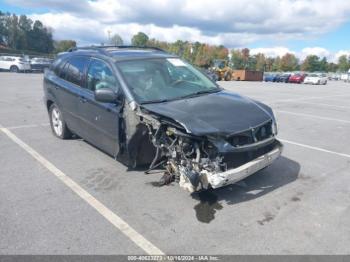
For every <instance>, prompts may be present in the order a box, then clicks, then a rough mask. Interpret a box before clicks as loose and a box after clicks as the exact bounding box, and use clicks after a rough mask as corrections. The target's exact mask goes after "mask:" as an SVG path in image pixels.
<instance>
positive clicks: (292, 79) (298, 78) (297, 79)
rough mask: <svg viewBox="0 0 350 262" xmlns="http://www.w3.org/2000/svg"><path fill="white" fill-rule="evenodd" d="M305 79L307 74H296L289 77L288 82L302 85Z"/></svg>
mask: <svg viewBox="0 0 350 262" xmlns="http://www.w3.org/2000/svg"><path fill="white" fill-rule="evenodd" d="M305 77H306V74H295V75H292V76H291V77H289V80H288V82H289V83H298V84H301V83H302V82H304V79H305Z"/></svg>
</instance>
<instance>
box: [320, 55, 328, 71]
mask: <svg viewBox="0 0 350 262" xmlns="http://www.w3.org/2000/svg"><path fill="white" fill-rule="evenodd" d="M319 69H320V71H322V72H326V71H328V61H327V58H326V57H323V58H322V59H321V60H320V64H319Z"/></svg>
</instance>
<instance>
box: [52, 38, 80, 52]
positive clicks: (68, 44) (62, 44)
mask: <svg viewBox="0 0 350 262" xmlns="http://www.w3.org/2000/svg"><path fill="white" fill-rule="evenodd" d="M76 46H77V43H76V42H75V41H74V40H61V41H55V42H54V47H55V50H54V52H55V53H60V52H66V51H67V50H68V49H70V48H72V47H76Z"/></svg>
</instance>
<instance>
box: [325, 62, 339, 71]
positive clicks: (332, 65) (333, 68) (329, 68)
mask: <svg viewBox="0 0 350 262" xmlns="http://www.w3.org/2000/svg"><path fill="white" fill-rule="evenodd" d="M326 71H327V72H337V71H338V65H337V64H335V63H328V65H327V70H326Z"/></svg>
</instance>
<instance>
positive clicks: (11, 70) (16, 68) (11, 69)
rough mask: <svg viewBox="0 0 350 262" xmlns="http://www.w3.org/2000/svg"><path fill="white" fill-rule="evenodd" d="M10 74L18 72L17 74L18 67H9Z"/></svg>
mask: <svg viewBox="0 0 350 262" xmlns="http://www.w3.org/2000/svg"><path fill="white" fill-rule="evenodd" d="M10 72H13V73H18V72H19V68H18V66H15V65H13V66H11V67H10Z"/></svg>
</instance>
